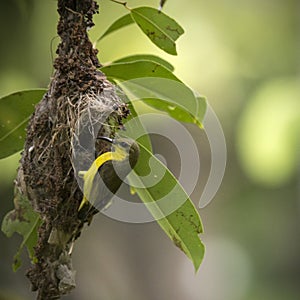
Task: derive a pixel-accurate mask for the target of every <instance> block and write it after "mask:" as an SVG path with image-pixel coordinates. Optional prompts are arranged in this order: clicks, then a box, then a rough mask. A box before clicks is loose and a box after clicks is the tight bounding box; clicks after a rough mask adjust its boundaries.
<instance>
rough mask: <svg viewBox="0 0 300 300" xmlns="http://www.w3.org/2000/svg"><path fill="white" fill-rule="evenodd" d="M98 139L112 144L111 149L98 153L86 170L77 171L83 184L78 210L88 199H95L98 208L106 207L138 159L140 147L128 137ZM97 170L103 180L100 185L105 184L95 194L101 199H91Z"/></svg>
mask: <svg viewBox="0 0 300 300" xmlns="http://www.w3.org/2000/svg"><path fill="white" fill-rule="evenodd" d="M99 139H101V140H103V141H107V142H109V143H110V144H111V145H112V146H111V151H108V152H105V153H103V154H101V155H99V156H98V157H97V158H96V159H95V160H94V162H93V163H92V165H91V166H90V168H89V169H88V170H87V171H80V172H79V175H81V176H83V181H84V185H83V199H82V201H81V203H80V206H79V208H78V211H79V210H81V209H82V207H83V206H84V205H85V204H87V203H88V202H91V201H90V200H92V201H93V202H94V201H95V200H97V209H98V210H101V209H102V208H104V207H106V206H107V205H108V204H109V202H110V200H111V198H112V196H113V194H115V193H116V192H117V191H118V189H119V187H120V186H121V184H122V182H123V180H124V179H125V178H126V176H127V175H128V174H129V172H130V171H131V170H132V169H133V168H134V166H135V165H136V163H137V161H138V157H139V153H140V149H139V146H138V144H137V143H136V142H135V141H134V140H132V139H129V138H119V139H117V140H113V139H111V138H109V137H99ZM128 156H129V157H128ZM97 172H98V173H99V175H100V176H101V179H102V181H103V182H102V185H106V187H104V188H103V187H102V188H101V191H100V193H98V194H97V195H99V197H101V199H91V197H93V196H92V193H93V188H95V187H93V184H94V179H95V176H96V174H97ZM98 201H99V202H98ZM91 204H93V203H91Z"/></svg>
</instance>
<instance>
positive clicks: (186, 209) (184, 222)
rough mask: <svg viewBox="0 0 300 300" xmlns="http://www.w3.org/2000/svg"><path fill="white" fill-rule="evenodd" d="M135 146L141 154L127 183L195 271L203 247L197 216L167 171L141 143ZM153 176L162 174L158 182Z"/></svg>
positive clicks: (201, 256) (179, 186)
mask: <svg viewBox="0 0 300 300" xmlns="http://www.w3.org/2000/svg"><path fill="white" fill-rule="evenodd" d="M139 146H140V150H141V153H140V159H139V161H138V164H137V165H136V167H135V168H134V170H135V172H136V174H134V173H131V174H130V175H129V182H130V184H131V185H132V186H133V187H134V191H135V192H136V193H137V194H138V195H139V197H140V198H141V200H142V201H143V202H144V203H145V204H146V206H147V208H148V210H149V211H150V213H151V214H152V215H153V217H154V218H155V219H156V220H157V222H158V224H159V225H160V227H161V228H162V229H163V230H164V231H165V233H166V234H167V235H168V236H169V238H170V239H171V240H172V241H173V242H174V244H175V245H176V246H177V247H178V248H179V249H180V250H182V251H183V252H184V253H185V254H186V255H187V256H188V257H189V258H190V259H191V260H192V262H193V264H194V267H195V270H196V271H197V270H198V268H199V266H200V264H201V261H202V259H203V256H204V245H203V244H202V242H201V240H200V238H199V234H200V233H202V232H203V228H202V223H201V220H200V216H199V214H198V212H197V210H196V208H195V206H194V204H193V202H192V201H191V200H190V198H189V196H188V195H187V194H186V192H185V191H184V189H183V188H182V186H181V185H180V183H179V182H178V181H177V179H176V178H175V177H174V176H173V174H172V173H171V172H170V171H169V169H168V168H167V167H166V166H165V165H164V164H163V163H162V162H160V161H159V160H158V159H157V158H156V157H155V156H154V155H153V154H152V153H151V152H150V151H148V150H147V149H146V148H145V147H144V146H143V145H142V144H139ZM150 159H151V169H152V171H154V174H153V173H151V174H150V175H149V174H147V172H148V171H147V169H148V168H145V162H148V161H149V160H150ZM155 174H163V176H162V178H161V180H159V181H158V182H157V180H156V176H157V175H155Z"/></svg>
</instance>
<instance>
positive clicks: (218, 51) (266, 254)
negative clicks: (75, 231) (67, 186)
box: [0, 0, 300, 300]
mask: <svg viewBox="0 0 300 300" xmlns="http://www.w3.org/2000/svg"><path fill="white" fill-rule="evenodd" d="M56 4H57V2H56V1H54V0H14V1H13V0H1V1H0V32H1V46H0V96H3V95H6V94H8V93H10V92H14V91H17V90H21V89H30V88H35V87H46V86H47V85H48V83H49V78H50V77H51V74H52V72H53V68H52V60H53V57H55V48H56V45H57V43H58V42H59V40H58V38H57V37H56V23H57V18H58V16H57V13H56ZM128 4H129V6H131V7H135V6H140V5H150V6H154V7H158V0H157V1H156V0H151V1H150V0H149V1H141V0H139V1H138V0H136V1H133V0H132V1H130V0H129V2H128ZM100 8H101V12H100V15H97V16H96V17H95V23H96V26H95V27H94V28H93V29H92V30H91V32H90V36H91V39H92V40H93V41H95V40H96V39H97V37H99V36H100V35H101V33H103V32H104V30H105V29H106V28H107V27H108V26H109V25H110V24H111V22H112V21H113V20H115V19H116V18H117V17H119V16H121V15H122V14H125V13H126V10H125V9H124V8H123V7H122V6H120V5H116V4H114V3H111V2H110V1H108V0H102V1H101V2H100ZM165 12H166V13H167V14H169V15H170V16H172V17H174V18H175V19H176V20H177V21H178V22H179V23H180V24H181V25H182V26H183V27H184V28H185V34H184V36H183V37H181V38H180V39H179V41H178V53H179V55H178V56H177V57H171V56H169V55H167V54H165V53H163V52H162V51H160V50H159V49H157V48H156V47H155V46H154V45H152V44H151V43H150V42H149V41H148V39H147V38H146V37H145V36H144V35H143V34H142V33H141V31H140V30H139V29H138V28H135V27H134V26H130V27H128V28H125V29H123V30H122V31H119V32H117V33H114V34H112V35H111V36H109V37H107V38H105V39H104V40H103V41H101V42H100V43H99V45H98V48H99V50H100V51H99V58H100V60H101V62H108V61H112V60H115V59H117V58H120V57H123V56H126V55H130V54H137V53H153V54H156V55H159V56H161V57H163V58H165V59H167V60H169V61H170V62H171V63H172V64H174V66H175V74H176V75H177V76H178V77H179V78H181V79H182V80H183V81H184V82H185V83H186V84H188V85H189V86H191V87H192V88H193V89H195V90H196V91H198V92H199V93H201V94H204V95H206V96H207V98H208V101H209V103H210V105H211V106H212V108H213V109H214V111H215V112H216V113H217V115H218V117H219V119H220V122H221V123H222V126H223V130H224V133H225V137H226V140H227V148H228V161H227V169H226V173H225V177H224V180H223V184H222V186H221V188H220V190H219V192H218V194H217V195H216V197H215V198H214V200H213V201H212V202H211V203H210V204H209V205H208V206H207V207H205V208H203V209H201V210H200V214H201V217H202V220H203V223H204V227H205V234H204V235H202V238H203V241H204V243H205V245H206V249H207V250H206V256H205V259H204V262H203V264H202V266H201V267H200V270H199V272H198V274H197V275H195V274H194V270H193V267H192V264H191V263H190V261H188V260H187V258H186V257H185V256H184V255H183V254H182V253H181V252H180V251H179V250H178V249H177V248H175V247H174V245H173V244H172V243H171V242H170V241H169V240H168V238H167V237H166V236H165V234H164V233H163V232H162V231H161V230H160V228H159V226H158V225H157V224H155V223H150V224H139V225H135V224H126V223H121V222H117V221H114V220H111V219H109V218H107V217H105V216H102V215H99V216H98V217H96V218H95V222H94V223H93V224H92V226H91V227H90V228H88V229H86V230H85V232H84V234H83V235H82V237H81V238H80V241H79V242H78V243H77V244H76V245H75V250H74V267H75V269H76V270H77V285H78V286H77V289H76V290H75V291H73V292H72V294H71V295H70V296H67V297H65V299H70V300H71V299H73V300H77V299H91V300H94V299H95V300H97V299H105V300H114V299H125V300H127V299H132V300H135V299H143V300H144V299H145V300H148V299H149V300H150V299H151V300H153V299H166V300H171V299H172V300H173V299H174V300H175V299H178V300H179V299H190V300H194V299H195V300H256V299H257V300H260V299H264V300H277V299H278V300H282V299H288V300H296V299H299V295H300V285H299V283H300V220H299V216H300V199H299V198H300V197H299V193H300V192H299V184H300V177H299V176H300V172H299V170H300V168H299V166H300V160H299V153H300V146H299V136H300V135H299V133H300V104H299V101H300V85H299V63H300V60H299V54H300V2H299V1H298V0H265V1H256V0H252V1H249V0H248V1H245V0H239V1H238V0H226V1H217V0H212V1H204V0H190V1H186V2H184V1H178V0H177V1H176V0H169V1H167V2H166V6H165ZM186 127H187V128H188V129H189V130H190V132H191V133H192V134H193V136H194V139H195V141H196V142H197V145H198V147H199V151H200V153H201V176H200V182H199V187H197V188H196V190H195V192H194V193H193V194H192V200H193V201H194V202H195V203H196V204H197V203H198V201H199V199H200V193H201V192H202V189H203V186H204V183H205V180H206V179H207V176H208V172H209V161H210V153H209V147H208V145H207V140H206V138H205V134H204V132H200V131H199V130H198V129H197V128H195V127H194V126H186ZM153 142H154V147H155V150H156V151H157V152H159V153H161V154H164V153H167V154H168V157H167V158H168V164H170V165H171V166H172V159H173V162H174V164H175V160H176V156H174V157H173V156H172V155H171V154H170V153H168V151H167V145H166V144H167V143H164V142H163V141H159V139H157V138H155V137H154V139H153ZM18 159H19V154H16V155H13V156H11V157H9V158H7V159H5V160H1V161H0V170H1V172H0V201H1V209H0V218H1V219H2V218H3V216H4V215H5V213H6V212H7V211H9V210H10V209H12V207H13V203H12V191H13V179H14V177H15V175H16V168H17V164H18ZM20 241H21V238H20V237H19V236H14V237H13V238H11V239H7V238H6V237H5V236H4V235H3V234H2V232H1V233H0V243H1V247H0V300H2V299H3V300H10V299H16V300H17V299H22V300H25V299H34V297H35V296H34V294H32V293H31V292H30V288H29V282H28V280H27V279H26V278H25V277H24V273H25V271H26V269H27V268H28V266H29V262H28V259H26V255H24V260H25V261H24V263H23V266H22V268H21V270H19V271H18V272H17V273H16V274H14V273H13V272H12V270H11V262H12V259H13V255H14V252H15V249H16V247H17V245H18V244H19V243H20Z"/></svg>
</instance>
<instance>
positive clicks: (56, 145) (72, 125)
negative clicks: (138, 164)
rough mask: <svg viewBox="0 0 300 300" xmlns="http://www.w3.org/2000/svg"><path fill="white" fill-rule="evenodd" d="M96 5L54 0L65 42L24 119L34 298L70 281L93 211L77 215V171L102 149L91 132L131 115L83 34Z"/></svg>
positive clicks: (107, 129)
mask: <svg viewBox="0 0 300 300" xmlns="http://www.w3.org/2000/svg"><path fill="white" fill-rule="evenodd" d="M97 10H98V5H97V4H96V2H94V1H93V0H76V1H74V0H59V1H58V12H59V14H60V21H59V24H58V34H59V35H60V36H61V39H62V40H61V43H60V45H59V47H58V50H57V54H58V57H57V59H56V60H55V63H54V66H55V69H56V71H55V73H54V76H53V78H52V80H51V83H50V87H49V90H48V92H47V93H46V94H45V95H44V97H43V99H42V100H41V102H40V103H39V104H38V105H37V106H36V108H35V112H34V114H33V115H32V117H31V120H30V122H29V125H28V128H27V138H26V142H25V148H24V152H23V155H22V159H21V166H20V168H19V172H18V176H17V179H16V186H17V188H18V190H19V192H20V193H22V194H23V195H26V196H27V197H28V199H29V200H30V201H31V203H32V206H33V208H34V210H35V211H37V212H38V213H39V215H40V217H41V219H42V225H41V226H40V228H39V231H38V244H37V246H36V247H35V256H36V258H37V263H36V264H35V265H34V266H33V267H32V268H31V269H30V270H29V271H28V273H27V276H28V277H29V279H30V281H31V283H32V289H33V290H34V291H38V297H37V299H43V300H47V299H59V298H60V296H61V295H63V294H66V293H68V292H69V291H70V290H71V289H72V288H74V286H75V283H74V274H75V272H74V271H73V269H72V264H71V252H72V247H73V243H74V241H75V239H76V238H78V237H79V235H80V232H81V229H82V227H83V225H84V223H85V222H89V221H90V220H91V217H92V215H93V214H94V213H95V211H93V210H88V211H85V212H82V213H81V215H79V214H78V207H79V204H80V202H81V200H82V197H83V194H82V190H81V188H80V187H79V185H78V180H77V179H78V178H77V175H78V174H76V173H77V169H79V170H86V169H87V168H88V166H89V164H90V163H91V162H92V161H93V160H94V159H95V156H96V155H100V154H101V153H102V152H103V151H106V150H107V149H105V147H107V146H106V145H104V144H102V142H99V141H97V140H96V137H97V136H99V135H102V136H109V137H113V136H114V135H115V132H116V130H117V129H119V128H120V127H122V126H123V125H122V119H123V118H126V116H127V115H128V113H129V111H128V109H127V106H126V104H124V103H123V102H122V101H121V99H120V97H119V96H118V94H117V92H116V89H115V87H114V86H113V85H112V84H111V83H110V82H108V81H107V80H106V77H105V76H104V74H102V73H101V72H100V71H99V70H98V67H99V66H100V64H99V62H98V60H97V57H96V54H97V51H96V50H95V49H93V47H92V44H91V43H90V41H89V39H88V36H87V34H86V30H87V28H88V27H91V26H92V25H93V23H92V16H93V14H94V13H95V12H97ZM87 149H92V150H93V151H92V152H91V151H88V150H87ZM74 170H75V171H74Z"/></svg>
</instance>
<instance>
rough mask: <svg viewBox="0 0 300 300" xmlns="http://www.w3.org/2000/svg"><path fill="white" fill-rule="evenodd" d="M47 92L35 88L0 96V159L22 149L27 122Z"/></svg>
mask: <svg viewBox="0 0 300 300" xmlns="http://www.w3.org/2000/svg"><path fill="white" fill-rule="evenodd" d="M45 92H46V90H44V89H35V90H28V91H20V92H16V93H13V94H10V95H8V96H5V97H2V98H0V159H1V158H4V157H7V156H9V155H12V154H14V153H16V152H18V151H20V150H22V148H23V146H24V141H25V135H26V132H25V128H26V126H27V122H28V120H29V117H30V115H31V114H32V113H33V111H34V106H35V104H37V103H38V102H39V101H40V100H41V99H42V97H43V95H44V94H45Z"/></svg>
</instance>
